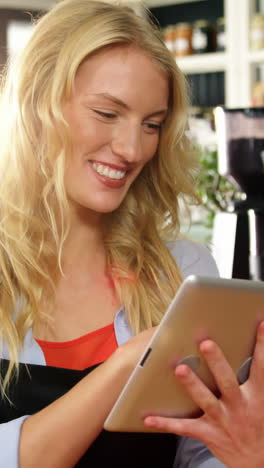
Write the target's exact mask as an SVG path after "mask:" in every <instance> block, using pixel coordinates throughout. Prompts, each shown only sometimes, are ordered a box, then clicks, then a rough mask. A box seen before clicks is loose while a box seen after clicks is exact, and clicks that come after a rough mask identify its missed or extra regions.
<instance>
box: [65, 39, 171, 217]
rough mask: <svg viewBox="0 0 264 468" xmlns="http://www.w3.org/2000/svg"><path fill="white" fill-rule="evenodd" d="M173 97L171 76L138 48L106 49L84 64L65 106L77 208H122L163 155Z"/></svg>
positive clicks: (69, 181) (69, 176) (68, 175)
mask: <svg viewBox="0 0 264 468" xmlns="http://www.w3.org/2000/svg"><path fill="white" fill-rule="evenodd" d="M168 98H169V87H168V78H167V76H166V74H165V72H163V71H162V70H161V69H160V68H159V67H158V65H157V64H155V63H154V62H153V61H152V60H151V58H149V57H148V56H147V55H146V54H145V53H144V52H143V51H142V50H140V49H138V48H135V47H132V46H121V45H120V46H119V45H118V46H113V47H111V48H106V49H102V50H101V51H99V52H98V53H96V54H94V55H93V56H92V57H90V58H88V59H87V60H86V61H84V62H83V63H82V64H81V66H80V67H79V70H78V72H77V75H76V78H75V83H74V91H73V94H72V96H71V97H70V99H69V100H67V101H66V102H65V103H64V106H63V114H64V117H65V119H66V121H67V122H68V124H69V129H70V135H71V139H72V143H73V154H72V157H71V159H70V160H69V161H67V168H66V172H65V186H66V193H67V196H68V199H69V201H70V205H71V207H72V208H73V209H79V208H80V207H81V208H86V209H88V210H91V211H92V212H96V213H109V212H111V211H113V210H115V209H116V208H118V206H119V205H120V204H121V202H122V201H123V199H124V197H125V196H126V194H127V191H128V189H129V187H130V186H131V184H132V183H133V181H134V180H135V178H136V177H137V175H138V174H139V173H140V171H141V170H142V168H143V167H144V166H145V164H146V163H147V162H148V161H150V160H151V159H152V158H153V156H154V155H155V153H156V151H157V148H158V144H159V138H160V130H161V125H162V123H163V121H164V119H165V117H166V114H167V109H168Z"/></svg>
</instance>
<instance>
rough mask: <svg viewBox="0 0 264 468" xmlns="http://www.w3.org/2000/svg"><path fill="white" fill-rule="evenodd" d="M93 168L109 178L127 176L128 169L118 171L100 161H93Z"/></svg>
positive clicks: (117, 178)
mask: <svg viewBox="0 0 264 468" xmlns="http://www.w3.org/2000/svg"><path fill="white" fill-rule="evenodd" d="M92 167H93V169H94V170H95V171H96V172H97V173H98V174H100V175H102V176H104V177H108V178H109V179H115V180H121V179H123V178H124V177H125V175H126V171H117V170H116V169H113V168H112V167H109V166H105V165H103V164H100V163H96V162H93V163H92Z"/></svg>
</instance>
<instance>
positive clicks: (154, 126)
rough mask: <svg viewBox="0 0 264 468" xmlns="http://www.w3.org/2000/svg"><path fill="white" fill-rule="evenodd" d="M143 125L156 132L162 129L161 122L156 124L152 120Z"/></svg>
mask: <svg viewBox="0 0 264 468" xmlns="http://www.w3.org/2000/svg"><path fill="white" fill-rule="evenodd" d="M145 125H146V127H147V128H148V129H149V130H152V131H156V132H159V131H160V130H161V129H162V123H160V124H158V123H153V122H146V123H145Z"/></svg>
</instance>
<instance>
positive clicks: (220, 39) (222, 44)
mask: <svg viewBox="0 0 264 468" xmlns="http://www.w3.org/2000/svg"><path fill="white" fill-rule="evenodd" d="M216 50H218V51H219V52H223V51H224V50H226V30H225V18H224V17H221V18H218V19H217V21H216Z"/></svg>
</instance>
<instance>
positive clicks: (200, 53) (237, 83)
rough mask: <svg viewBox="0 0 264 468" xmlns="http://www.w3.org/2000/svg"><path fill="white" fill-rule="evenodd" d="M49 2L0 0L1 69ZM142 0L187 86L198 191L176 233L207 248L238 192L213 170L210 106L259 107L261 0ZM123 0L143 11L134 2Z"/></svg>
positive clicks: (263, 42)
mask: <svg viewBox="0 0 264 468" xmlns="http://www.w3.org/2000/svg"><path fill="white" fill-rule="evenodd" d="M87 1H89V0H87ZM55 3H56V0H0V68H1V69H2V70H3V67H4V66H5V64H6V61H7V59H8V58H9V57H11V58H12V57H14V56H15V54H16V53H18V52H19V51H20V50H21V49H22V48H23V47H24V45H25V43H26V41H27V40H28V38H29V37H30V34H31V33H32V30H33V28H34V25H33V19H34V18H37V17H38V15H39V14H41V13H42V12H44V11H46V10H48V9H49V8H50V7H51V6H52V5H54V4H55ZM144 3H145V4H146V5H147V6H148V7H149V8H150V10H151V13H152V15H153V17H154V19H155V21H156V22H157V23H158V24H159V27H160V28H161V30H162V33H163V37H164V41H165V43H166V45H167V47H168V48H169V49H170V50H171V51H172V53H173V55H174V56H175V60H176V62H177V63H178V65H179V67H180V68H181V69H182V71H183V72H184V73H185V75H186V77H187V79H188V81H189V84H190V90H191V100H192V102H191V107H190V118H189V126H190V128H189V137H190V138H191V140H192V142H193V146H194V148H195V149H196V150H197V151H198V153H199V158H200V161H201V166H202V171H201V175H200V178H199V184H198V191H199V194H200V197H201V199H202V201H203V207H202V208H197V207H194V208H193V209H192V210H191V212H192V220H193V222H192V224H191V227H190V223H189V218H188V215H187V214H186V213H185V212H184V210H183V213H182V220H183V229H182V231H183V233H184V234H187V235H188V236H190V237H192V238H194V239H197V240H199V241H202V242H205V243H207V244H208V245H209V246H211V247H212V246H213V242H214V241H213V238H214V225H215V217H216V215H217V214H218V213H221V212H223V213H224V212H227V211H230V206H232V203H233V202H234V201H236V200H240V199H243V196H244V195H243V191H241V190H240V189H239V187H238V186H237V184H236V183H233V182H234V181H233V180H232V178H230V177H229V178H226V177H225V176H224V175H223V174H220V173H219V170H218V162H219V161H218V160H219V151H218V145H217V135H216V127H215V118H214V109H215V108H216V107H217V106H226V107H227V108H248V107H250V108H251V107H253V108H258V107H259V108H261V107H262V106H264V0H146V1H145V2H144ZM131 4H132V5H133V7H134V8H135V9H136V10H137V11H138V12H139V14H141V13H142V14H143V9H142V7H141V3H140V0H131ZM263 134H264V129H263ZM263 155H264V148H263ZM241 192H242V193H241Z"/></svg>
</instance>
